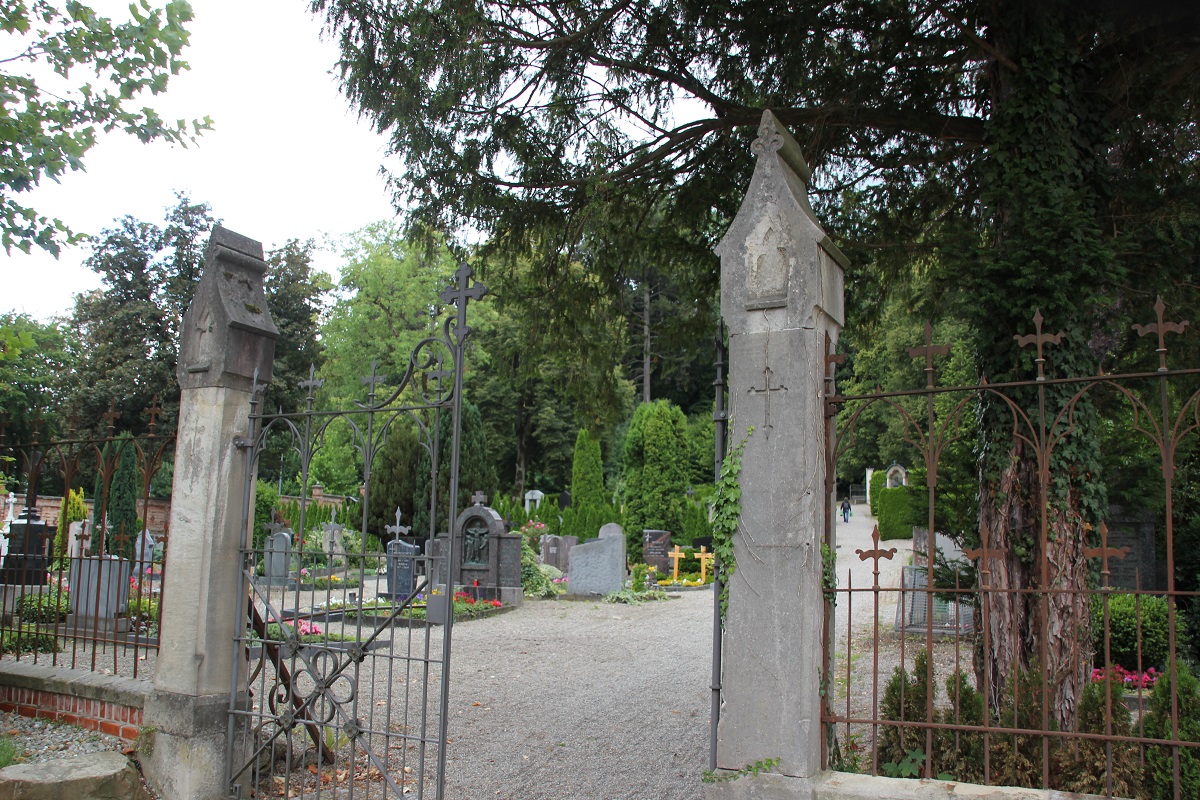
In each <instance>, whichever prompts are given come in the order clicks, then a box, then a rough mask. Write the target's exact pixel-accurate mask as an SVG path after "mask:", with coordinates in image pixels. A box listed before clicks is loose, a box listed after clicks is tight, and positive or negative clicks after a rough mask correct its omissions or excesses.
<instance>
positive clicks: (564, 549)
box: [538, 533, 579, 574]
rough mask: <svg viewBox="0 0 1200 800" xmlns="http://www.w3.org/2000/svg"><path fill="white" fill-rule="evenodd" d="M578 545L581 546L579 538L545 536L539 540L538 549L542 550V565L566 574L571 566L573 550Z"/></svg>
mask: <svg viewBox="0 0 1200 800" xmlns="http://www.w3.org/2000/svg"><path fill="white" fill-rule="evenodd" d="M577 544H579V537H578V536H555V535H553V534H549V533H547V534H543V535H542V537H541V538H540V539H538V549H540V550H541V560H542V563H543V564H548V565H549V566H551V567H554V568H555V569H557V570H559V571H560V572H562V573H563V574H566V572H567V571H568V569H570V566H571V550H572V549H573V548H574V547H575V545H577Z"/></svg>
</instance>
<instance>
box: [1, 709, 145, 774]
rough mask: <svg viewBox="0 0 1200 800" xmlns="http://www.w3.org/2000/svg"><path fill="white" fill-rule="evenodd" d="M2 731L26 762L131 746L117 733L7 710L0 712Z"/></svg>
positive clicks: (20, 758)
mask: <svg viewBox="0 0 1200 800" xmlns="http://www.w3.org/2000/svg"><path fill="white" fill-rule="evenodd" d="M0 734H3V735H4V737H5V738H8V739H11V740H12V742H13V744H15V745H16V747H17V751H18V759H19V760H20V761H21V762H23V763H27V764H40V763H42V762H44V761H50V760H52V759H55V758H62V757H63V756H77V755H82V754H84V753H97V752H100V751H101V750H116V751H118V752H119V751H121V750H123V749H125V748H126V747H128V745H127V744H125V742H123V741H122V740H121V739H119V738H117V737H116V736H109V735H107V734H104V733H100V732H98V731H89V730H85V729H83V728H80V727H78V726H76V725H63V724H62V723H58V722H48V721H46V720H44V719H31V718H30V717H23V716H21V715H20V714H12V713H8V712H0Z"/></svg>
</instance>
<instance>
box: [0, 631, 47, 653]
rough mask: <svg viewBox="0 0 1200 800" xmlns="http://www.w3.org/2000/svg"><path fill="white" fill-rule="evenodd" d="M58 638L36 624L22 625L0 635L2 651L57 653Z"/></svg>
mask: <svg viewBox="0 0 1200 800" xmlns="http://www.w3.org/2000/svg"><path fill="white" fill-rule="evenodd" d="M57 652H59V647H58V639H57V638H56V637H55V635H54V634H53V633H49V632H47V631H43V630H40V629H39V628H37V627H36V626H34V625H22V626H21V627H20V628H18V629H16V630H8V631H5V632H4V634H3V636H0V653H57Z"/></svg>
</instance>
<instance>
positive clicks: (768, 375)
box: [746, 367, 788, 439]
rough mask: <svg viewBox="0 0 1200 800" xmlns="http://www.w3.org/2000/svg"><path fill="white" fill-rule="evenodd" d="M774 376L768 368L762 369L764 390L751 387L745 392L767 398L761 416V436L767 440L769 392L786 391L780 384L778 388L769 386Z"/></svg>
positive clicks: (769, 410)
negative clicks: (763, 395)
mask: <svg viewBox="0 0 1200 800" xmlns="http://www.w3.org/2000/svg"><path fill="white" fill-rule="evenodd" d="M774 374H775V373H774V372H772V371H771V368H770V367H763V385H764V388H762V389H756V388H754V387H753V386H751V387H750V388H749V389H747V390H746V391H747V392H749V393H750V394H765V395H766V396H767V407H766V412H765V413H764V414H763V434H764V435H765V436H766V438H768V439H770V438H771V392H786V391H787V390H788V388H787V387H786V386H784V385H782V384H780V385H779V386H772V385H771V377H772V376H773V375H774Z"/></svg>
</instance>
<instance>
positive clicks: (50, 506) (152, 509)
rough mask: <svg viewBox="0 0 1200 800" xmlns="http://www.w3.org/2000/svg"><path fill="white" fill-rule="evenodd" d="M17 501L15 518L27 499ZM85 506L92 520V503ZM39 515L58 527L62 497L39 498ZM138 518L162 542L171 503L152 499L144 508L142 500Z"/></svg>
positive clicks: (85, 503) (0, 513)
mask: <svg viewBox="0 0 1200 800" xmlns="http://www.w3.org/2000/svg"><path fill="white" fill-rule="evenodd" d="M14 500H15V501H16V502H15V503H14V504H13V517H17V516H19V515H20V514H21V512H22V511H24V510H25V498H24V497H17V498H14ZM83 504H84V506H86V507H87V513H88V519H91V518H92V501H91V500H84V501H83ZM37 508H38V514H39V515H40V516H41V518H42V521H43V522H45V523H46V525H48V526H49V527H51V528H55V527H57V526H58V514H59V512H60V511H61V510H62V498H61V497H39V498H38V499H37ZM137 510H138V516H145V517H147V519H146V523H147V524H146V527H147V528H149V529H150V532H151V533H153V534H154V535H155V536H156V537H158V538H159V539H160V540H161V539H162V535H163V532H164V531H165V530H166V529H167V521H168V520H169V519H170V518H171V501H170V500H167V499H164V498H151V499H150V504H149V508H148V509H146V508H143V503H142V501H141V500H139V501H138V504H137ZM3 516H4V515H3V507H2V506H0V526H2V525H3V524H4V520H3Z"/></svg>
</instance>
